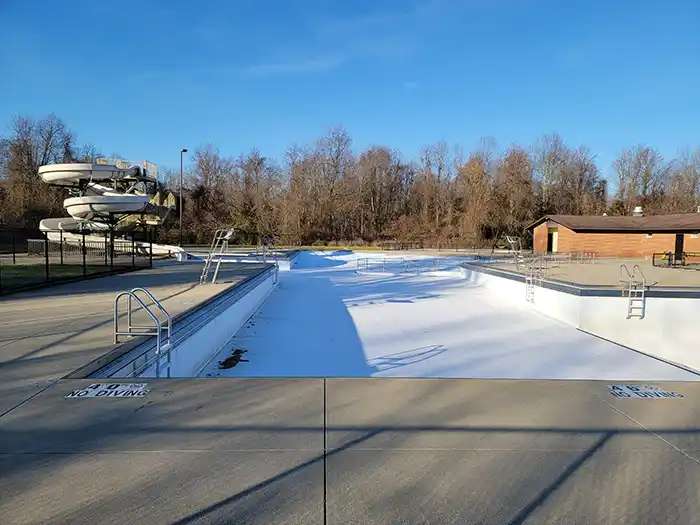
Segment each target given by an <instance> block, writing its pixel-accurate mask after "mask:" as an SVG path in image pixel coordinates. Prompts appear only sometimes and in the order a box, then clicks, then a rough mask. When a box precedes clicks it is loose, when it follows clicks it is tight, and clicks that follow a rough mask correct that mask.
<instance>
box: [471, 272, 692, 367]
mask: <svg viewBox="0 0 700 525" xmlns="http://www.w3.org/2000/svg"><path fill="white" fill-rule="evenodd" d="M462 273H463V276H464V278H465V279H466V280H467V281H469V282H471V283H473V284H477V285H480V286H483V287H484V288H487V289H489V290H493V292H494V293H495V294H496V295H497V296H498V297H500V298H502V299H503V300H506V301H508V303H510V304H513V305H519V306H521V307H523V308H529V309H532V310H535V311H537V312H540V313H542V314H544V315H546V316H548V317H551V318H553V319H557V320H559V321H562V322H564V323H567V324H569V325H571V326H574V327H576V328H577V329H579V330H581V331H583V332H587V333H589V334H592V335H595V336H597V337H602V338H604V339H607V340H609V341H612V342H614V343H617V344H620V345H624V346H627V347H630V348H632V349H635V350H639V351H641V352H644V353H645V354H648V355H651V356H654V357H658V358H660V359H663V360H665V361H669V362H671V363H675V364H679V365H682V366H684V367H687V368H690V369H692V370H694V371H700V351H698V349H697V343H698V335H697V332H696V331H695V326H696V323H697V322H698V321H697V320H698V319H700V298H692V297H646V299H645V301H646V304H645V315H644V318H643V319H639V318H636V317H633V318H631V319H626V316H627V305H628V298H627V297H622V291H621V290H620V289H618V290H605V292H606V293H605V295H594V293H593V292H590V293H586V294H585V295H578V294H576V293H574V292H573V287H572V291H571V292H568V291H561V290H555V289H551V288H546V287H542V286H535V289H534V300H533V302H531V303H530V302H528V301H527V299H526V285H525V282H523V281H522V280H516V279H512V278H507V277H504V276H498V275H492V274H489V273H485V272H483V271H479V270H478V269H475V268H471V267H465V268H463V269H462Z"/></svg>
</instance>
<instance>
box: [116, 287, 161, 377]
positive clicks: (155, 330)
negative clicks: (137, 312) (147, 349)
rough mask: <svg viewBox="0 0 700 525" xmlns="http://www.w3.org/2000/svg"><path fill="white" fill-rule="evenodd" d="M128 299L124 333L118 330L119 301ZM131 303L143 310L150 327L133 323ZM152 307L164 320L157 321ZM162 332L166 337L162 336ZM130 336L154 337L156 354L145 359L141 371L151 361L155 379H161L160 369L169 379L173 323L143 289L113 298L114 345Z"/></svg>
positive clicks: (149, 293) (151, 295) (122, 293)
mask: <svg viewBox="0 0 700 525" xmlns="http://www.w3.org/2000/svg"><path fill="white" fill-rule="evenodd" d="M125 296H126V297H128V298H129V299H128V302H127V310H126V324H127V327H126V331H123V330H120V329H119V299H121V298H122V297H125ZM139 296H142V297H143V296H145V297H144V299H147V300H148V299H150V301H151V303H152V304H151V305H150V306H148V305H147V304H146V302H145V301H144V300H143V299H142V298H141V297H139ZM133 301H136V303H138V305H139V306H140V307H141V308H142V309H143V311H144V312H146V314H148V317H150V318H151V320H152V321H153V324H152V325H150V326H138V325H135V324H134V323H133V319H132V316H133V313H134V308H133ZM153 307H155V308H156V309H157V310H159V311H160V312H161V313H162V314H163V316H164V318H163V319H162V320H160V319H158V316H157V315H156V314H155V313H154V312H153V309H152V308H153ZM163 332H166V335H165V336H163ZM120 335H124V336H130V337H133V336H135V335H142V336H155V338H156V352H155V355H154V357H153V358H152V359H150V360H149V359H147V360H146V363H145V364H144V365H143V368H142V370H144V371H145V370H146V369H147V368H150V365H151V361H153V360H154V361H155V366H156V377H161V373H162V369H163V368H165V369H166V370H167V373H168V376H167V377H170V365H171V363H172V356H171V349H172V344H173V322H172V319H171V318H170V314H169V313H168V312H167V311H166V309H165V308H163V305H162V304H160V302H159V301H158V300H157V299H156V298H155V297H153V294H151V292H149V291H148V290H146V289H145V288H133V289H131V290H128V291H126V292H121V293H119V294H117V296H116V297H115V298H114V344H117V343H119V336H120ZM163 355H165V362H164V363H163Z"/></svg>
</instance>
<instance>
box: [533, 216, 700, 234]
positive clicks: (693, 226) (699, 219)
mask: <svg viewBox="0 0 700 525" xmlns="http://www.w3.org/2000/svg"><path fill="white" fill-rule="evenodd" d="M545 221H552V222H555V223H557V224H560V225H562V226H564V227H566V228H569V229H570V230H573V231H575V232H579V233H630V232H633V233H696V232H700V213H676V214H674V215H649V216H646V217H633V216H629V215H623V216H605V215H545V216H544V217H541V218H540V219H538V220H536V221H535V222H533V223H532V224H530V225H529V226H528V229H532V228H535V227H536V226H539V225H540V224H542V223H543V222H545Z"/></svg>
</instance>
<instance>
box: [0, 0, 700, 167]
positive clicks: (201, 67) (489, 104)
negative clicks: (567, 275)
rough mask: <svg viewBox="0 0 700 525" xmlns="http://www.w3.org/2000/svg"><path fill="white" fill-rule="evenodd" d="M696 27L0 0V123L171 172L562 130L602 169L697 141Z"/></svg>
mask: <svg viewBox="0 0 700 525" xmlns="http://www.w3.org/2000/svg"><path fill="white" fill-rule="evenodd" d="M698 24H700V2H698V1H697V0H672V1H670V2H660V1H658V0H655V1H647V0H638V1H628V0H607V1H601V0H588V1H585V2H584V1H578V0H577V1H573V0H568V1H563V0H557V1H555V0H402V1H401V0H375V1H369V0H344V1H339V0H296V1H295V0H274V1H272V0H229V1H225V0H220V1H215V0H198V1H192V0H188V1H184V0H121V1H108V0H105V1H95V0H71V1H70V2H57V1H55V0H34V1H28V0H0V71H2V72H3V80H1V81H0V91H1V95H2V96H0V125H2V126H4V125H5V124H4V123H5V122H7V121H8V120H9V119H10V118H11V117H12V115H15V114H26V115H31V116H43V115H45V114H47V113H50V112H54V113H55V114H57V115H58V116H60V117H62V118H63V119H64V120H65V121H66V122H67V123H68V124H69V126H70V127H71V128H73V129H74V130H75V131H76V135H77V138H78V140H80V141H85V142H92V143H94V144H95V145H97V146H98V148H100V149H101V150H102V151H104V152H105V153H112V152H119V153H121V154H122V155H123V156H125V157H127V158H130V159H143V158H146V159H149V160H152V161H153V162H156V163H157V164H158V165H160V166H171V167H175V166H177V165H178V164H179V153H178V152H179V149H180V148H181V147H187V148H189V149H190V150H192V149H194V148H195V147H197V146H200V145H204V144H206V143H213V144H214V145H215V146H217V147H219V148H220V150H221V151H222V153H224V154H232V155H237V154H238V153H240V152H245V151H248V150H250V149H251V148H253V147H257V148H259V149H260V150H261V152H262V154H263V155H267V156H272V157H276V158H279V159H281V158H282V157H283V154H284V151H285V149H286V148H287V146H289V145H290V144H292V143H295V142H296V143H307V142H311V141H313V140H314V139H315V138H317V137H319V136H320V135H322V134H324V133H325V132H326V131H327V130H328V129H329V128H330V127H332V126H338V125H342V126H344V127H345V128H346V129H347V130H348V131H349V132H350V134H351V135H352V137H353V139H354V141H355V146H356V148H362V147H365V146H367V145H370V144H382V145H388V146H391V147H396V148H399V149H401V150H402V151H403V152H404V153H405V154H406V156H414V155H416V154H417V153H418V151H419V150H420V148H421V146H423V145H425V144H428V143H432V142H435V141H438V140H445V141H447V142H448V143H449V144H461V145H462V146H463V147H465V148H467V149H469V148H473V147H474V146H475V145H477V144H478V141H479V139H480V138H481V137H493V138H495V139H496V140H497V142H498V144H499V146H501V147H506V146H508V145H510V144H511V143H514V142H516V143H520V144H523V145H529V144H530V143H532V142H533V141H534V140H535V139H536V138H537V137H538V136H541V135H542V134H544V133H550V132H558V133H560V134H561V135H562V136H563V137H564V140H565V142H567V143H568V144H570V145H579V144H585V145H587V146H589V147H590V148H591V149H592V150H593V151H594V153H596V154H597V155H598V159H599V163H600V165H601V167H603V168H604V169H606V170H607V169H608V167H609V164H610V162H611V161H612V160H613V158H614V157H615V155H616V154H617V153H618V152H619V151H620V150H621V149H622V148H624V147H627V146H631V145H634V144H637V143H643V144H648V145H652V146H655V147H657V148H659V149H660V150H661V152H662V153H663V154H665V155H673V154H675V153H676V151H677V149H679V148H681V147H684V146H687V147H696V146H698V145H700V133H699V131H700V89H699V87H698V86H700V36H699V35H700V33H698ZM3 134H4V130H3Z"/></svg>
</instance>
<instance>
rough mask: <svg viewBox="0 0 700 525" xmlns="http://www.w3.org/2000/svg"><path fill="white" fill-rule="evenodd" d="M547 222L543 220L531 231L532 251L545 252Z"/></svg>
mask: <svg viewBox="0 0 700 525" xmlns="http://www.w3.org/2000/svg"><path fill="white" fill-rule="evenodd" d="M547 232H548V228H547V223H546V222H543V223H542V224H540V225H539V226H537V227H536V228H535V229H534V230H533V232H532V251H533V252H534V253H546V252H547Z"/></svg>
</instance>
